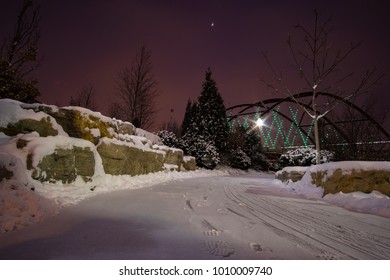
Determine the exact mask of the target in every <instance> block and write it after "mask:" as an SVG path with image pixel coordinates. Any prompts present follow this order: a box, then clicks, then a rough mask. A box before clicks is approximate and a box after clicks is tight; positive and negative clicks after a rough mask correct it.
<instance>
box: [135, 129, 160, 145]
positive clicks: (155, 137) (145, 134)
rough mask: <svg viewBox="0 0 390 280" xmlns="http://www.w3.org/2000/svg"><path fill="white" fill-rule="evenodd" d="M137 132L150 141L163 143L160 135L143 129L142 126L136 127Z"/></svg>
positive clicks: (157, 143) (158, 143)
mask: <svg viewBox="0 0 390 280" xmlns="http://www.w3.org/2000/svg"><path fill="white" fill-rule="evenodd" d="M135 134H136V135H137V136H141V137H145V138H147V139H148V140H149V141H150V142H152V144H153V145H155V144H156V145H162V141H161V139H160V137H158V135H156V134H154V133H151V132H149V131H146V130H143V129H141V128H136V130H135Z"/></svg>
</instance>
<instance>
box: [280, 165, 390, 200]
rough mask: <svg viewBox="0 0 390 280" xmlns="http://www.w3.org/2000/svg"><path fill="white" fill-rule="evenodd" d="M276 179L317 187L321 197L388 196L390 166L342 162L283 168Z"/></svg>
mask: <svg viewBox="0 0 390 280" xmlns="http://www.w3.org/2000/svg"><path fill="white" fill-rule="evenodd" d="M300 177H301V178H300ZM275 178H276V179H279V180H281V181H284V182H286V181H289V180H291V181H294V182H301V184H302V185H313V186H317V187H320V188H322V189H323V195H327V194H335V193H352V192H363V193H371V192H373V191H378V192H380V193H382V194H384V195H387V196H390V162H369V161H366V162H365V161H343V162H332V163H324V164H320V165H313V166H310V167H285V168H284V169H282V170H280V171H278V172H277V173H276V174H275Z"/></svg>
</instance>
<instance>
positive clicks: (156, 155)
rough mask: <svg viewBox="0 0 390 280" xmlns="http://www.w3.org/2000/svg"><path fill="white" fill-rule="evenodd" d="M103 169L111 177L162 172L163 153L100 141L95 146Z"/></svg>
mask: <svg viewBox="0 0 390 280" xmlns="http://www.w3.org/2000/svg"><path fill="white" fill-rule="evenodd" d="M97 152H98V153H99V155H100V157H101V159H102V163H103V168H104V171H105V173H106V174H111V175H131V176H135V175H140V174H148V173H153V172H158V171H162V170H163V167H164V158H165V153H164V152H161V151H155V150H152V149H147V148H145V149H142V147H138V146H133V145H132V144H131V143H125V142H121V141H115V140H111V141H110V140H109V139H102V141H101V142H100V143H99V145H98V146H97Z"/></svg>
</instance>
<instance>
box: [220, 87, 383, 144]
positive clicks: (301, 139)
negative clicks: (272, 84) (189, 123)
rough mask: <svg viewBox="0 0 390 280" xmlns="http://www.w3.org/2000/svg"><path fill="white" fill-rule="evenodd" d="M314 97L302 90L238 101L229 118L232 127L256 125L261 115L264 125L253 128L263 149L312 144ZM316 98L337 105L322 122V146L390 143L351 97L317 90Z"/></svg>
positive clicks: (379, 125)
mask: <svg viewBox="0 0 390 280" xmlns="http://www.w3.org/2000/svg"><path fill="white" fill-rule="evenodd" d="M312 100H313V93H312V92H303V93H298V94H295V95H293V96H291V97H285V98H271V99H265V100H262V101H259V102H256V103H251V104H239V105H235V106H231V107H229V108H227V117H228V121H229V125H230V127H231V129H233V128H234V126H236V125H242V126H244V127H253V124H252V122H255V121H256V120H257V119H258V118H262V119H263V120H264V121H265V125H264V126H262V127H259V128H254V129H258V131H259V134H260V135H261V137H262V141H263V147H264V148H267V149H279V148H291V147H296V146H310V145H313V143H314V139H313V137H314V136H313V135H314V133H313V119H312V118H310V117H309V116H308V114H307V113H306V112H305V111H304V109H307V110H309V111H310V110H311V108H310V104H311V102H312ZM316 101H318V102H319V104H327V105H328V104H333V105H335V110H334V112H331V113H329V114H327V115H325V116H324V117H323V118H321V119H320V121H319V126H320V135H321V143H322V145H325V146H326V145H334V146H335V145H336V146H347V145H355V146H356V145H363V144H365V145H366V144H375V143H376V144H389V143H390V134H389V133H388V132H387V131H386V129H385V128H384V127H383V126H382V125H381V124H380V123H379V122H378V121H376V120H375V119H374V118H373V117H372V116H370V115H369V114H368V113H367V112H365V111H364V110H363V109H362V108H361V107H359V106H357V105H355V104H354V103H352V102H350V101H349V100H347V99H345V98H342V97H340V96H337V95H334V94H331V93H327V92H317V96H316ZM319 108H320V107H319ZM317 113H318V114H321V113H322V112H320V111H318V112H317ZM336 113H337V114H336ZM337 115H338V116H337Z"/></svg>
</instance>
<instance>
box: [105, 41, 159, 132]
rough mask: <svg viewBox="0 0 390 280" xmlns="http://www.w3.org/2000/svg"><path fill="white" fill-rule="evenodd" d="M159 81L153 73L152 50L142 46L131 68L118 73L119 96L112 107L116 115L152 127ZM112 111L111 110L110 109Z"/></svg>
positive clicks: (145, 126)
mask: <svg viewBox="0 0 390 280" xmlns="http://www.w3.org/2000/svg"><path fill="white" fill-rule="evenodd" d="M157 85H158V82H157V80H156V78H155V77H154V74H153V68H152V62H151V52H150V51H149V50H148V49H147V48H146V47H145V46H142V47H141V48H140V49H139V50H138V52H137V54H136V57H135V60H134V62H133V64H132V66H131V68H128V67H125V68H124V69H122V70H121V71H119V73H118V78H117V97H118V101H117V102H114V105H113V106H111V108H112V109H113V108H116V110H117V113H116V115H117V116H118V115H119V116H120V117H121V119H122V120H125V121H130V122H131V123H133V124H134V125H135V126H136V127H140V128H144V129H148V128H151V126H152V125H153V121H154V119H153V118H154V115H155V113H156V111H155V99H156V97H157V95H158V93H157ZM110 111H111V110H110Z"/></svg>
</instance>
